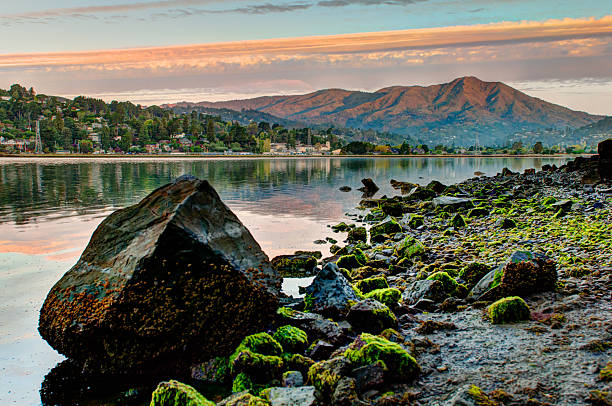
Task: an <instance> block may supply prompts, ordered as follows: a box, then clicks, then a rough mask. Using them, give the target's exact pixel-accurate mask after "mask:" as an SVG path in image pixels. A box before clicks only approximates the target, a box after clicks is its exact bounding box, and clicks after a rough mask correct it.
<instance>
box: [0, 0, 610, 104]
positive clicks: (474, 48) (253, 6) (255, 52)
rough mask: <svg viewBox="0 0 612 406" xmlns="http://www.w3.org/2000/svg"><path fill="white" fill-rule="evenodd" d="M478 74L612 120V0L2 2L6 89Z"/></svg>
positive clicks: (264, 90) (406, 81) (228, 88)
mask: <svg viewBox="0 0 612 406" xmlns="http://www.w3.org/2000/svg"><path fill="white" fill-rule="evenodd" d="M3 3H8V2H3ZM468 75H469V76H477V77H478V78H480V79H482V80H487V81H501V82H505V83H507V84H509V85H511V86H513V87H516V88H517V89H519V90H522V91H524V92H526V93H527V94H529V95H532V96H535V97H539V98H542V99H544V100H547V101H551V102H553V103H557V104H561V105H565V106H567V107H570V108H573V109H576V110H582V111H587V112H590V113H595V114H609V115H612V4H611V3H610V1H609V0H597V1H596V0H582V1H580V2H576V1H566V0H538V1H533V0H295V1H293V0H291V1H266V0H229V1H227V0H225V1H221V0H99V1H92V0H55V1H53V2H49V1H47V0H22V1H20V2H10V4H3V5H2V8H1V9H0V87H1V88H8V87H9V86H10V85H11V84H13V83H20V84H22V85H24V86H26V87H30V86H32V87H34V88H35V89H36V90H37V91H38V92H41V93H46V94H54V95H60V96H68V97H75V96H77V95H80V94H84V95H88V96H93V97H100V98H102V99H104V100H106V101H111V100H131V101H133V102H136V103H141V104H144V105H151V104H161V103H172V102H178V101H218V100H229V99H240V98H248V97H256V96H261V95H273V94H298V93H308V92H312V91H316V90H319V89H323V88H344V89H351V90H364V91H375V90H377V89H380V88H383V87H388V86H395V85H405V86H409V85H423V86H426V85H431V84H437V83H446V82H450V81H451V80H453V79H454V78H456V77H460V76H468Z"/></svg>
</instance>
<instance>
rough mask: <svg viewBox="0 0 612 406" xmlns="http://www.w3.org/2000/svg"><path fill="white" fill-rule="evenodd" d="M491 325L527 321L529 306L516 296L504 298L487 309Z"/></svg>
mask: <svg viewBox="0 0 612 406" xmlns="http://www.w3.org/2000/svg"><path fill="white" fill-rule="evenodd" d="M487 314H488V315H489V318H490V319H491V322H492V323H493V324H503V323H513V322H517V321H524V320H529V315H530V311H529V306H527V303H525V301H524V300H523V299H521V298H520V297H518V296H510V297H505V298H503V299H499V300H498V301H497V302H495V303H493V304H492V305H491V306H489V308H488V309H487Z"/></svg>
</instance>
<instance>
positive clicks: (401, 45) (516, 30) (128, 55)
mask: <svg viewBox="0 0 612 406" xmlns="http://www.w3.org/2000/svg"><path fill="white" fill-rule="evenodd" d="M610 36H612V15H608V16H605V17H603V18H599V19H595V18H579V19H572V18H566V19H562V20H548V21H543V22H535V21H523V22H501V23H491V24H479V25H471V26H465V25H463V26H450V27H439V28H423V29H411V30H401V31H387V32H374V33H357V34H346V35H329V36H312V37H301V38H285V39H271V40H255V41H238V42H224V43H210V44H197V45H180V46H168V47H150V48H131V49H113V50H98V51H76V52H57V53H29V54H3V55H0V67H4V68H16V67H21V68H24V67H31V68H41V67H60V66H63V67H69V66H79V67H82V68H90V69H94V70H95V69H96V66H97V67H98V69H100V68H102V69H105V70H123V69H133V68H142V67H143V65H146V66H148V67H149V68H151V69H156V68H159V69H163V68H170V67H172V66H175V65H191V66H210V65H211V64H214V63H215V61H217V62H221V61H227V62H232V63H238V64H244V65H253V64H255V65H256V64H265V63H269V62H270V61H275V60H281V61H282V60H287V59H300V58H304V57H307V56H310V55H321V56H323V57H324V58H325V59H328V60H334V59H338V57H334V55H346V54H369V53H381V52H395V51H404V50H424V49H436V48H449V47H450V48H459V47H468V46H470V47H473V46H489V45H503V44H521V43H542V42H543V43H546V42H555V41H557V42H558V41H581V40H584V39H594V38H601V39H602V40H604V41H605V42H606V43H607V39H608V38H609V37H610ZM582 46H586V47H587V48H588V47H589V46H591V44H590V43H589V42H583V43H582ZM575 52H577V53H580V52H584V50H576V51H575Z"/></svg>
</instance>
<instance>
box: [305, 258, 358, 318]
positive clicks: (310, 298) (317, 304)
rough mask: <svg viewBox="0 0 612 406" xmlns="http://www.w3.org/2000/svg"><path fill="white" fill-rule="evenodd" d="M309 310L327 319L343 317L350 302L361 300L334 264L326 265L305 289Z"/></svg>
mask: <svg viewBox="0 0 612 406" xmlns="http://www.w3.org/2000/svg"><path fill="white" fill-rule="evenodd" d="M305 293H306V295H307V296H306V299H305V300H306V303H307V306H310V307H309V308H308V310H311V311H313V312H316V313H320V314H322V315H324V316H327V317H332V318H336V317H342V316H344V315H345V314H346V312H347V311H348V309H349V307H350V302H356V301H358V300H359V298H358V297H357V294H356V293H355V291H354V290H353V287H352V286H351V284H350V283H349V281H348V280H347V279H346V278H345V277H344V275H342V273H341V272H340V270H339V269H338V266H337V265H336V264H334V263H331V262H330V263H328V264H326V265H325V266H324V267H323V269H322V270H321V272H319V273H318V274H317V276H316V277H315V279H314V280H313V281H312V284H311V285H310V286H308V287H307V288H306V289H305Z"/></svg>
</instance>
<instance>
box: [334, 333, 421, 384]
mask: <svg viewBox="0 0 612 406" xmlns="http://www.w3.org/2000/svg"><path fill="white" fill-rule="evenodd" d="M344 356H345V357H347V358H348V359H349V360H350V361H351V362H352V363H353V364H355V365H359V366H365V365H370V364H374V363H377V362H383V363H384V365H385V368H386V373H387V374H388V376H389V378H391V379H394V380H401V381H408V380H411V379H413V378H416V377H417V376H418V375H419V374H420V372H421V368H420V366H419V364H418V363H417V362H416V360H415V359H414V358H413V357H412V356H411V355H410V354H409V353H408V351H406V350H405V349H403V348H402V347H401V345H399V344H397V343H394V342H391V341H389V340H387V339H385V338H383V337H380V336H375V335H372V334H368V333H362V334H360V335H359V336H358V337H357V338H356V339H355V341H353V343H352V344H351V345H350V346H349V348H348V349H347V350H346V351H345V353H344Z"/></svg>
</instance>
